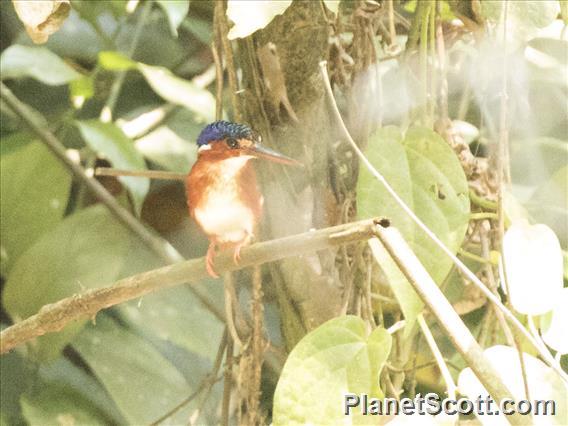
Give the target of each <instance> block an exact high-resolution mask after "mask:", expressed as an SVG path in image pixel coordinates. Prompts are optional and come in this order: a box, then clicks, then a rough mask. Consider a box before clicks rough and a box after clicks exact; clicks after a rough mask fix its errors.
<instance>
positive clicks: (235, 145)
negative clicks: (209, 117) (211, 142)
mask: <svg viewBox="0 0 568 426" xmlns="http://www.w3.org/2000/svg"><path fill="white" fill-rule="evenodd" d="M227 145H228V146H229V148H231V149H236V148H238V147H239V142H238V141H237V140H236V139H235V138H227Z"/></svg>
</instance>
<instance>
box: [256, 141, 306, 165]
mask: <svg viewBox="0 0 568 426" xmlns="http://www.w3.org/2000/svg"><path fill="white" fill-rule="evenodd" d="M246 151H247V152H248V153H250V155H253V156H255V157H258V158H264V159H266V160H269V161H273V162H274V163H280V164H286V165H288V166H300V167H303V166H304V165H303V164H302V163H300V162H299V161H298V160H294V159H293V158H290V157H287V156H285V155H284V154H280V153H279V152H277V151H274V150H273V149H270V148H267V147H265V146H262V145H260V144H259V143H256V144H254V145H253V146H251V147H248V148H246Z"/></svg>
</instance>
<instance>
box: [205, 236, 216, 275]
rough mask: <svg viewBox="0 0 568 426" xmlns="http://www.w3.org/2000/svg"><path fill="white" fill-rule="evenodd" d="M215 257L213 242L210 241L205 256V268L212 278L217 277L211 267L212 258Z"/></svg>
mask: <svg viewBox="0 0 568 426" xmlns="http://www.w3.org/2000/svg"><path fill="white" fill-rule="evenodd" d="M214 257H215V242H211V244H209V248H208V249H207V256H206V257H205V269H207V273H208V274H209V275H210V276H211V277H213V278H219V274H217V272H215V269H213V258H214Z"/></svg>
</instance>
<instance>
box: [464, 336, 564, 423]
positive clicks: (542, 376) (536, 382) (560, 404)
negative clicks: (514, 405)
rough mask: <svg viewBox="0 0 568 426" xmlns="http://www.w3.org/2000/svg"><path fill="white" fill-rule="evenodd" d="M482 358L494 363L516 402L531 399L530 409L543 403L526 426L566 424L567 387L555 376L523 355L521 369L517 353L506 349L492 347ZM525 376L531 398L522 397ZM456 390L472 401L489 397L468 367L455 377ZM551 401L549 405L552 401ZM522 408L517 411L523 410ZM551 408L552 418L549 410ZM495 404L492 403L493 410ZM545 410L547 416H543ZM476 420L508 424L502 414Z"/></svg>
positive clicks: (531, 358) (540, 364)
mask: <svg viewBox="0 0 568 426" xmlns="http://www.w3.org/2000/svg"><path fill="white" fill-rule="evenodd" d="M484 355H485V356H486V357H487V359H488V360H489V361H490V362H491V364H493V367H494V368H495V371H498V372H499V375H500V376H501V378H502V380H503V383H504V384H505V386H506V387H507V389H509V390H510V391H511V393H512V394H513V398H514V399H515V400H516V401H517V402H518V401H520V400H523V399H530V401H531V402H532V403H533V407H535V408H536V407H537V405H536V401H537V400H542V401H544V402H546V403H544V402H543V403H542V404H538V408H539V411H540V413H539V414H538V415H537V413H536V411H535V410H533V411H532V412H531V415H532V419H530V420H529V419H527V422H528V424H533V425H559V426H560V425H563V426H564V425H566V424H568V386H566V383H564V382H563V381H562V379H561V378H560V377H559V376H558V374H557V373H556V372H555V371H554V370H553V369H552V368H550V367H548V366H547V365H546V364H544V363H543V362H542V361H540V360H539V359H537V358H535V357H533V356H531V355H529V354H527V353H523V354H522V356H523V361H524V370H522V369H521V363H520V360H519V353H518V352H517V350H515V348H511V347H509V346H500V345H499V346H492V347H490V348H487V349H485V351H484ZM524 376H526V379H527V383H528V388H529V392H530V396H527V395H525V386H524V382H523V377H524ZM458 387H459V390H460V393H461V394H464V395H466V396H467V397H468V398H469V399H471V400H475V399H476V398H478V397H479V395H484V396H485V397H486V396H487V395H489V393H488V392H487V390H486V389H485V388H484V387H483V385H482V384H481V383H480V382H479V379H477V377H476V376H475V375H474V374H473V372H472V371H471V369H470V368H466V369H465V370H463V371H462V372H461V373H460V375H459V378H458ZM551 401H552V402H551ZM526 407H527V406H526V405H525V406H521V407H519V408H523V409H526ZM553 407H555V409H554V411H555V412H554V415H553V413H552V408H553ZM496 408H498V407H497V405H496V404H495V403H494V404H493V411H495V410H496ZM544 410H547V413H543V411H544ZM477 419H478V420H479V421H480V422H481V424H483V425H491V426H492V425H508V424H509V422H508V421H507V419H506V418H505V416H504V415H503V414H500V415H498V416H497V415H493V416H490V417H488V416H478V417H477Z"/></svg>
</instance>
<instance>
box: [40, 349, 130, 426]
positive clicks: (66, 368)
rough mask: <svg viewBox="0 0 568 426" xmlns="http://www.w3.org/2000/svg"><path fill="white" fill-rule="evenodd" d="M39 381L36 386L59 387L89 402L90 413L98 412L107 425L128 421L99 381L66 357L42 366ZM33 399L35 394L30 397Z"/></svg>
mask: <svg viewBox="0 0 568 426" xmlns="http://www.w3.org/2000/svg"><path fill="white" fill-rule="evenodd" d="M38 373H39V380H36V383H34V386H36V387H40V389H41V388H43V386H46V385H47V386H59V387H63V388H64V389H66V390H68V391H72V392H73V394H74V395H75V396H77V397H79V398H81V400H84V401H86V402H88V404H89V405H90V407H91V408H90V411H93V412H97V416H98V418H99V419H104V420H105V423H106V424H125V423H126V420H125V419H124V417H123V416H122V414H121V413H120V411H119V410H118V407H117V406H116V404H115V403H114V401H113V400H112V398H111V397H110V395H109V394H108V393H107V392H106V390H105V389H104V388H103V387H102V385H101V384H100V383H99V382H98V381H97V379H96V378H95V377H93V375H92V374H90V373H89V372H88V371H87V370H86V369H84V368H83V367H82V366H81V367H80V368H79V367H77V366H75V364H73V363H72V362H71V361H69V360H68V359H67V358H65V357H59V358H58V359H57V360H55V361H54V362H50V363H46V364H42V365H40V367H39V369H38ZM30 398H31V399H33V398H34V396H33V394H31V395H30Z"/></svg>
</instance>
